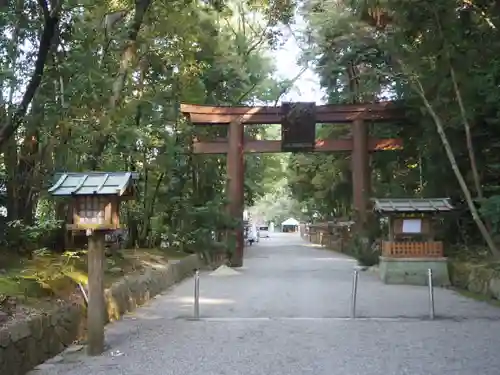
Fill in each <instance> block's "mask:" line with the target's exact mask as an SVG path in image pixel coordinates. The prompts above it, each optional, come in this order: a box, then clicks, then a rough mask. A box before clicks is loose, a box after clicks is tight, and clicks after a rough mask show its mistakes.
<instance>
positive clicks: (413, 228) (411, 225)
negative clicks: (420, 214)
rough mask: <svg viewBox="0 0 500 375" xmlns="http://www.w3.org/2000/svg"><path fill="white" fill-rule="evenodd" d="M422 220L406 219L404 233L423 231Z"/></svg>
mask: <svg viewBox="0 0 500 375" xmlns="http://www.w3.org/2000/svg"><path fill="white" fill-rule="evenodd" d="M421 232H422V220H420V219H404V220H403V233H421Z"/></svg>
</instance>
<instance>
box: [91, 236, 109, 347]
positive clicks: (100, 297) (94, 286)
mask: <svg viewBox="0 0 500 375" xmlns="http://www.w3.org/2000/svg"><path fill="white" fill-rule="evenodd" d="M104 236H105V232H104V231H100V230H93V231H92V234H91V235H90V236H89V237H88V277H89V283H88V286H89V304H88V311H87V342H88V346H87V352H88V354H89V355H99V354H101V353H102V352H103V351H104V324H105V322H106V317H105V315H104V314H105V313H106V304H105V300H104Z"/></svg>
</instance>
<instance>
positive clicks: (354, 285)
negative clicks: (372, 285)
mask: <svg viewBox="0 0 500 375" xmlns="http://www.w3.org/2000/svg"><path fill="white" fill-rule="evenodd" d="M358 277H359V271H358V270H354V273H353V275H352V294H351V318H352V319H355V318H356V297H357V294H358Z"/></svg>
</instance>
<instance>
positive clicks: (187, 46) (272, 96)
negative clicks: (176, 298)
mask: <svg viewBox="0 0 500 375" xmlns="http://www.w3.org/2000/svg"><path fill="white" fill-rule="evenodd" d="M138 4H140V2H132V1H124V2H120V3H119V4H117V3H116V2H108V1H105V2H103V3H100V4H99V5H98V6H96V5H95V4H90V3H88V4H87V3H86V2H84V3H82V4H80V5H81V6H80V7H73V6H69V5H68V6H63V7H62V9H61V15H60V17H59V19H60V24H59V27H58V30H57V32H56V35H55V37H54V38H53V41H52V43H53V45H52V46H49V47H50V48H49V49H50V50H49V52H48V58H47V61H46V63H45V69H44V73H43V76H42V77H41V83H40V85H39V86H38V88H37V90H36V92H35V94H34V96H33V98H32V100H31V102H30V103H28V104H29V105H28V110H27V112H26V115H25V116H24V117H23V118H22V126H20V127H19V128H18V129H17V130H16V131H15V132H14V135H13V136H12V137H11V139H10V140H9V141H8V142H5V143H3V144H2V147H3V149H2V151H3V154H2V155H3V158H2V163H1V164H2V168H1V171H0V174H1V175H0V179H1V181H2V188H3V189H2V196H1V197H0V200H2V202H4V201H5V202H6V208H7V215H8V217H7V221H8V222H11V223H13V224H11V225H9V226H8V227H7V229H6V236H4V238H5V242H6V243H5V244H4V245H5V246H4V247H6V248H8V249H9V250H10V251H17V250H19V249H28V252H31V251H33V250H34V249H37V248H40V247H43V246H44V245H43V243H44V242H45V238H44V237H45V235H46V234H48V233H51V234H53V233H54V232H55V231H54V230H53V229H55V228H56V227H58V226H59V227H61V223H65V222H66V218H67V216H68V211H67V207H66V206H65V203H66V202H62V201H61V202H55V203H52V202H53V200H52V198H51V197H50V196H48V195H47V193H46V191H47V187H48V186H50V184H51V183H52V181H51V176H53V174H54V173H55V172H61V171H85V170H89V169H96V170H107V171H135V172H138V173H139V174H140V177H141V180H140V184H139V194H138V197H137V200H136V201H134V202H128V203H126V204H123V205H122V207H121V221H122V223H124V224H125V226H126V227H127V228H128V242H129V243H128V245H129V246H134V247H156V246H159V245H160V244H161V243H162V242H166V243H168V244H170V245H171V246H176V247H181V248H186V249H188V250H189V251H206V249H207V247H208V244H209V243H210V242H211V241H212V238H213V235H212V234H213V233H212V232H214V231H218V230H221V229H224V228H227V227H231V226H234V222H233V221H231V220H230V219H229V218H227V217H226V215H225V214H224V208H223V206H224V205H225V203H226V202H225V200H224V196H225V192H224V191H225V185H226V180H227V176H226V170H225V164H226V163H225V157H223V156H208V155H207V156H196V155H192V154H191V152H190V151H191V142H192V139H193V137H194V136H197V137H200V138H203V137H205V138H206V139H211V138H215V137H224V136H225V135H226V132H227V129H226V128H221V127H205V128H203V129H194V128H193V127H192V126H190V124H189V123H188V121H186V119H185V118H184V117H183V116H182V114H181V113H180V112H179V104H180V103H181V102H186V103H194V104H220V105H237V104H246V103H253V102H256V101H271V102H274V101H275V100H276V98H277V96H278V95H279V93H280V92H281V90H282V87H283V85H284V84H286V82H280V81H277V80H276V79H275V78H274V70H275V68H274V66H273V62H272V61H271V60H270V59H269V57H268V54H267V52H268V51H269V49H270V48H274V47H275V46H277V40H278V39H279V32H278V29H279V24H280V22H291V18H292V17H291V16H292V15H293V11H294V3H293V2H274V1H252V2H247V3H241V2H232V1H223V2H216V3H214V2H212V3H210V4H205V3H203V2H191V3H186V2H185V1H183V0H175V1H170V2H151V5H150V6H149V8H148V9H147V12H146V14H145V17H144V19H143V21H142V23H141V24H140V25H138V26H140V27H139V30H138V33H136V32H135V31H134V27H135V26H137V25H135V24H134V21H133V20H134V15H135V7H136V6H137V5H138ZM90 5H92V7H91V6H90ZM39 6H40V4H38V3H36V2H32V1H29V2H9V4H8V5H6V11H4V12H2V14H1V15H0V56H1V58H0V126H2V127H5V126H6V124H7V123H8V122H9V120H10V119H11V118H12V117H13V115H14V112H15V110H16V109H17V105H18V104H19V100H20V99H19V98H21V97H22V96H23V95H24V93H25V90H26V82H28V81H29V80H30V78H31V75H32V74H33V72H34V61H35V58H34V56H35V55H36V53H37V48H38V45H39V36H40V35H41V34H42V27H43V24H44V22H43V19H42V17H43V12H42V11H41V9H40V8H39ZM122 9H123V10H126V11H128V14H127V16H125V17H123V18H119V19H118V20H116V22H111V21H110V20H111V19H113V17H115V16H116V15H117V14H119V13H115V12H116V11H121V10H122ZM135 34H137V37H135V36H134V35H135ZM246 133H247V136H249V137H259V136H262V135H263V134H264V133H265V130H264V128H263V127H252V129H247V131H246ZM272 163H273V156H269V157H268V156H252V157H249V158H248V159H247V161H246V167H247V171H246V177H247V179H246V181H247V185H246V187H245V200H246V202H248V203H251V202H253V201H255V200H256V199H258V198H259V197H260V196H263V195H264V194H265V193H266V192H267V189H268V186H269V181H268V180H266V181H265V182H264V180H265V179H266V178H267V177H266V176H265V173H263V171H264V170H265V169H266V168H267V167H268V165H271V164H272ZM4 198H5V199H4ZM0 203H1V202H0ZM56 222H58V223H59V224H57V225H56V224H55V223H56ZM57 235H58V236H59V238H58V239H57V240H54V241H52V242H53V243H56V244H57V245H58V246H56V247H62V246H60V245H61V244H62V243H63V242H64V230H60V231H59V232H57ZM49 242H51V241H49ZM51 247H53V246H52V245H51Z"/></svg>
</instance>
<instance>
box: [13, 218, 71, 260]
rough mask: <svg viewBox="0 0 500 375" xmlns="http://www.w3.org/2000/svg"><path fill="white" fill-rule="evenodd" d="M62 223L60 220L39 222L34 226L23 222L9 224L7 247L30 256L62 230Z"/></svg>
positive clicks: (17, 221)
mask: <svg viewBox="0 0 500 375" xmlns="http://www.w3.org/2000/svg"><path fill="white" fill-rule="evenodd" d="M61 224H62V222H61V221H59V220H43V221H37V222H35V223H34V224H33V225H26V224H24V223H23V222H22V221H21V220H14V221H11V222H8V223H7V229H6V231H5V235H6V237H5V242H6V243H5V245H9V246H16V247H17V248H18V249H21V250H23V251H25V252H27V253H28V254H30V253H31V252H33V251H34V250H36V249H37V247H38V246H39V244H40V243H43V242H46V240H47V239H48V238H49V237H50V236H51V235H53V233H54V231H56V230H57V229H58V228H60V226H61Z"/></svg>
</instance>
